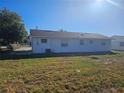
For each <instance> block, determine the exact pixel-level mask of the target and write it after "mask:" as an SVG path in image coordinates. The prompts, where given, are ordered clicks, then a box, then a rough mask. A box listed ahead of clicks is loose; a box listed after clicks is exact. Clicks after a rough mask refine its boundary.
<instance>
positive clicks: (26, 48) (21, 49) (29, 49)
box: [14, 46, 32, 51]
mask: <svg viewBox="0 0 124 93" xmlns="http://www.w3.org/2000/svg"><path fill="white" fill-rule="evenodd" d="M31 50H32V47H29V46H23V47H21V48H19V49H16V50H14V51H31Z"/></svg>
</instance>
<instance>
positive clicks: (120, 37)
mask: <svg viewBox="0 0 124 93" xmlns="http://www.w3.org/2000/svg"><path fill="white" fill-rule="evenodd" d="M111 38H112V39H114V40H124V36H119V35H115V36H112V37H111Z"/></svg>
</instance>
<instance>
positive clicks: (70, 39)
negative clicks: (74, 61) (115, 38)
mask: <svg viewBox="0 0 124 93" xmlns="http://www.w3.org/2000/svg"><path fill="white" fill-rule="evenodd" d="M30 32H31V38H32V51H33V53H46V52H51V53H83V52H107V51H110V50H111V40H110V38H109V37H107V36H104V35H100V34H95V33H78V32H62V31H48V30H35V29H34V30H33V29H32V30H31V31H30Z"/></svg>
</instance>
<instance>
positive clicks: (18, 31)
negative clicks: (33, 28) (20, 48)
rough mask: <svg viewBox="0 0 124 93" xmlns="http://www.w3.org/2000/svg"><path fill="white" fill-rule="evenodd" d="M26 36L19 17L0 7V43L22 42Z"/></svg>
mask: <svg viewBox="0 0 124 93" xmlns="http://www.w3.org/2000/svg"><path fill="white" fill-rule="evenodd" d="M26 36H27V32H26V30H25V25H24V23H23V21H22V19H21V17H20V16H19V15H18V14H17V13H15V12H13V11H10V10H8V9H0V45H10V44H13V43H17V42H18V43H21V42H24V40H25V39H26Z"/></svg>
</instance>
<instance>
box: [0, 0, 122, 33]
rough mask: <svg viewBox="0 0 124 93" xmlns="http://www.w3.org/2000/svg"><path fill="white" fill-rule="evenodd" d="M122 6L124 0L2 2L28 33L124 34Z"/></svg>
mask: <svg viewBox="0 0 124 93" xmlns="http://www.w3.org/2000/svg"><path fill="white" fill-rule="evenodd" d="M107 1H108V2H107ZM109 1H110V2H109ZM111 1H112V2H114V3H111ZM123 6H124V0H103V1H102V0H101V1H99V0H0V8H5V7H6V8H7V9H9V10H11V11H14V12H16V13H18V14H19V15H20V16H21V17H22V20H23V22H24V24H25V27H26V30H27V31H28V32H29V30H30V29H33V28H36V26H38V28H39V29H48V30H60V29H64V30H66V31H73V32H88V33H101V34H104V35H124V8H123Z"/></svg>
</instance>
